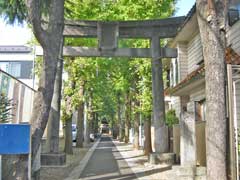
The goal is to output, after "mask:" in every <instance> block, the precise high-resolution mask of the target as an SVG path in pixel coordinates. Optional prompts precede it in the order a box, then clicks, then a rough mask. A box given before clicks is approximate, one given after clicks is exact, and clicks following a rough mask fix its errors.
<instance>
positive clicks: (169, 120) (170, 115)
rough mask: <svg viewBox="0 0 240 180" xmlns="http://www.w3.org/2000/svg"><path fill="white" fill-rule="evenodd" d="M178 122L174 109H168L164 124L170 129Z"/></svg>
mask: <svg viewBox="0 0 240 180" xmlns="http://www.w3.org/2000/svg"><path fill="white" fill-rule="evenodd" d="M178 123H179V120H178V118H177V116H176V112H175V110H174V109H170V110H169V111H168V112H167V113H166V124H167V126H169V127H172V126H173V125H174V124H178Z"/></svg>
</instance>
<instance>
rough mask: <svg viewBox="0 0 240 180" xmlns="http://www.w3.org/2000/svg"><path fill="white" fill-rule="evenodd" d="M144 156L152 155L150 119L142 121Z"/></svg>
mask: <svg viewBox="0 0 240 180" xmlns="http://www.w3.org/2000/svg"><path fill="white" fill-rule="evenodd" d="M144 136H145V141H144V154H145V155H149V154H150V153H152V140H151V117H148V118H147V119H146V120H145V121H144Z"/></svg>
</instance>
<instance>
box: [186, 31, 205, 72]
mask: <svg viewBox="0 0 240 180" xmlns="http://www.w3.org/2000/svg"><path fill="white" fill-rule="evenodd" d="M187 51H188V74H190V73H191V72H193V71H194V70H196V69H197V68H198V67H199V65H197V63H199V62H200V61H202V60H203V52H202V44H201V39H200V34H199V33H198V34H197V35H196V36H194V37H193V39H192V40H191V41H190V42H189V43H188V49H187Z"/></svg>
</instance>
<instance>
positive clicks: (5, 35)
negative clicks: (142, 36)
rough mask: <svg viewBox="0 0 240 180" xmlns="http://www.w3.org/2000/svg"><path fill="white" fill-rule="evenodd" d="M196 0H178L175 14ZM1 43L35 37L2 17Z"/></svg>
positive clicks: (181, 13) (14, 43) (20, 41)
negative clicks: (6, 22)
mask: <svg viewBox="0 0 240 180" xmlns="http://www.w3.org/2000/svg"><path fill="white" fill-rule="evenodd" d="M194 3H195V0H178V2H177V9H178V10H177V12H176V14H175V16H183V15H186V14H187V13H188V11H189V10H190V9H191V7H192V6H193V4H194ZM0 31H1V33H0V45H23V44H27V42H28V41H29V40H30V39H31V38H32V37H33V35H32V33H31V30H30V29H28V28H27V25H26V24H25V25H21V26H19V25H14V26H13V25H7V24H5V22H4V21H3V19H2V18H0Z"/></svg>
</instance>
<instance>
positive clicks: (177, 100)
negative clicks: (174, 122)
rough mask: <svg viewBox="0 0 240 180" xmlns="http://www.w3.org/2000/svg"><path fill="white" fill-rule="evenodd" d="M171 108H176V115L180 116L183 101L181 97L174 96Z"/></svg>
mask: <svg viewBox="0 0 240 180" xmlns="http://www.w3.org/2000/svg"><path fill="white" fill-rule="evenodd" d="M171 104H172V105H171V106H172V107H171V108H172V109H175V112H176V116H177V117H178V118H180V112H181V101H180V97H177V96H175V97H172V102H171Z"/></svg>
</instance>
